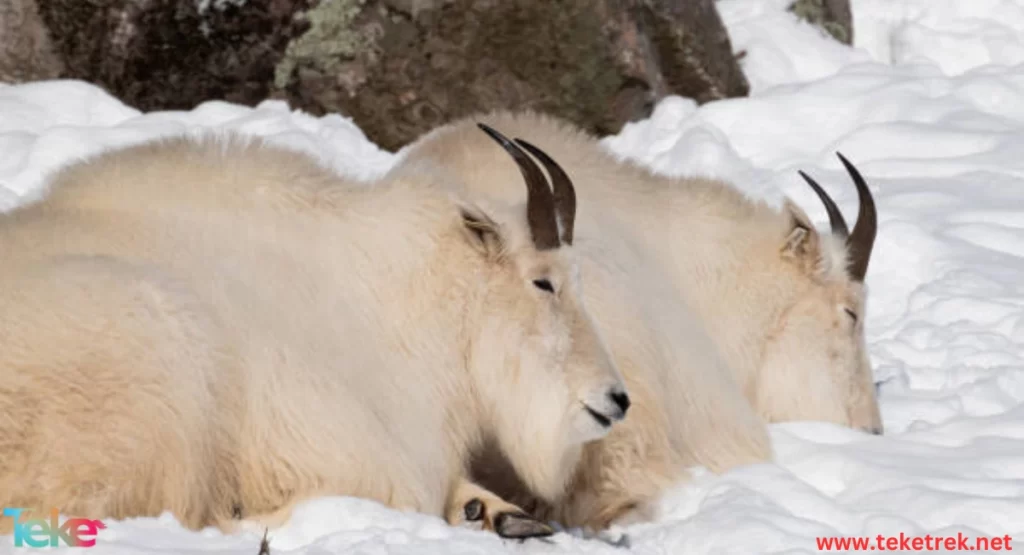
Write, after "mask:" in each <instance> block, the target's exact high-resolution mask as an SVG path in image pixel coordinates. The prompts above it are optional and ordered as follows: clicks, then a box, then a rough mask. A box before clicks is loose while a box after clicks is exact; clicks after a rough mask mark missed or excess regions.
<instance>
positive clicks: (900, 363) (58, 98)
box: [0, 0, 1024, 555]
mask: <svg viewBox="0 0 1024 555" xmlns="http://www.w3.org/2000/svg"><path fill="white" fill-rule="evenodd" d="M785 4H786V0H720V1H719V7H720V9H721V11H722V14H723V18H724V19H725V21H726V23H727V25H728V26H729V28H730V31H731V33H732V35H733V39H734V43H735V45H736V49H737V50H746V51H747V55H746V56H745V58H744V61H743V63H744V69H745V71H746V72H747V74H748V75H749V76H750V78H751V82H752V84H753V89H754V91H753V94H752V96H751V97H750V98H745V99H736V100H726V101H721V102H715V103H712V104H708V105H705V106H702V107H697V106H696V105H695V104H694V103H693V102H691V101H688V100H685V99H681V98H669V99H666V100H664V101H663V102H662V103H660V104H659V106H658V108H657V110H656V112H655V114H654V116H653V117H652V118H650V119H649V120H646V121H643V122H638V123H636V124H633V125H630V126H628V127H627V128H626V129H624V130H623V131H622V133H620V134H619V135H617V136H615V137H609V138H607V139H606V140H605V142H604V144H605V145H606V146H607V147H608V148H609V149H611V150H613V151H615V152H617V153H618V154H620V155H622V156H625V157H630V158H634V159H637V160H640V161H642V162H644V163H646V164H649V165H651V166H652V167H653V168H655V169H656V170H658V171H661V172H665V173H669V174H684V173H700V174H707V175H716V176H722V177H726V178H729V179H731V180H734V181H735V182H736V183H737V184H738V185H739V186H740V187H742V188H743V189H744V190H745V191H747V192H748V193H749V194H751V195H756V196H760V197H764V198H768V199H770V200H773V201H778V200H779V199H780V198H781V194H783V193H784V194H787V195H789V196H791V197H792V198H793V199H794V200H795V201H797V202H798V203H800V204H801V205H802V206H804V207H806V209H807V210H808V212H809V213H810V214H811V216H812V217H813V218H814V219H815V220H816V221H817V222H818V223H819V224H820V225H825V222H826V221H827V218H826V215H825V213H824V210H823V209H822V208H821V207H820V204H819V202H818V201H817V199H816V197H815V196H814V195H813V194H812V192H811V191H810V190H809V189H807V187H806V185H804V184H803V183H802V182H801V180H800V179H799V177H798V176H797V174H796V170H797V169H798V168H799V169H804V170H807V171H809V172H810V173H811V174H812V175H814V176H816V177H817V178H818V180H819V181H821V182H822V183H823V185H824V186H825V187H826V188H828V190H829V192H830V193H831V194H832V195H833V197H834V198H835V199H836V201H837V203H838V204H839V205H840V208H842V209H843V210H844V212H846V213H847V214H849V215H850V216H849V217H850V218H853V217H854V214H856V194H855V190H854V189H853V187H852V185H851V184H850V182H849V181H848V177H847V176H846V175H845V174H844V173H843V172H842V170H841V166H840V165H839V163H838V161H837V159H836V158H835V156H834V152H835V151H837V150H838V151H841V152H843V153H844V154H845V155H846V156H847V157H849V158H850V159H851V160H852V161H853V162H854V163H855V164H857V165H858V167H860V169H861V171H862V172H863V173H864V175H865V176H866V177H867V179H868V181H869V183H870V184H871V186H872V190H873V191H874V193H875V195H876V198H877V203H878V206H879V216H880V231H879V237H878V242H877V245H876V248H875V252H876V254H875V256H874V258H873V262H872V265H871V268H870V272H869V275H868V284H869V287H870V297H869V314H868V321H867V326H868V340H869V345H870V350H871V355H872V359H873V361H874V365H875V369H876V374H877V376H878V377H879V378H880V379H884V380H886V381H885V384H884V385H883V386H882V391H881V395H882V397H881V399H882V412H883V418H884V420H885V425H886V429H887V432H888V433H887V435H886V436H884V437H875V436H868V435H865V434H861V433H858V432H854V431H851V430H847V429H842V428H839V427H836V426H831V425H826V424H821V423H809V422H803V423H789V424H784V425H776V426H774V427H773V429H772V433H773V439H774V442H775V446H776V449H777V451H778V453H779V457H778V462H777V464H765V465H760V466H754V467H749V468H744V469H738V470H736V471H733V472H730V473H728V474H726V475H724V476H714V475H710V474H707V473H702V474H700V475H699V476H698V478H697V479H696V480H695V481H693V482H691V483H689V484H681V485H680V486H679V487H677V488H676V489H675V490H673V491H670V492H666V495H665V496H664V499H663V501H662V507H661V508H662V513H663V514H662V515H661V516H660V518H659V519H658V520H657V521H656V522H653V523H648V524H640V525H635V526H632V527H629V528H628V529H624V530H623V529H617V530H613V532H615V533H619V532H625V533H627V534H628V536H629V539H630V547H629V548H628V549H621V548H616V547H612V546H610V545H608V544H606V543H603V542H601V541H597V540H592V539H591V540H586V539H581V538H579V537H576V536H574V535H571V534H559V535H557V536H555V537H554V538H552V539H551V540H550V541H531V542H527V543H524V544H519V543H515V542H502V541H501V540H499V539H497V538H496V537H494V536H492V535H488V534H484V533H480V532H474V531H470V530H461V529H452V528H449V527H447V526H446V525H444V523H443V522H442V521H441V520H440V519H437V518H433V517H427V516H424V515H417V514H409V513H400V512H397V511H393V510H390V509H387V508H385V507H383V506H381V505H379V504H376V503H373V502H369V501H365V500H359V499H352V498H326V499H320V500H315V501H311V502H308V503H305V504H303V505H302V506H301V507H300V509H299V511H298V512H297V513H296V516H295V518H294V519H293V521H292V522H291V523H290V524H289V525H287V526H286V527H284V528H282V529H280V530H276V531H274V532H272V534H271V537H272V542H271V546H272V548H273V549H274V552H275V553H295V554H307V555H313V554H325V553H340V552H345V553H374V554H382V555H391V554H428V553H460V554H473V553H481V554H483V553H486V554H501V553H514V552H516V553H518V552H523V553H594V554H599V553H624V552H635V553H673V554H676V553H737V554H741V553H742V554H748V553H783V552H784V553H815V552H817V547H816V543H815V538H816V537H822V536H836V535H847V536H872V537H873V536H875V535H877V534H885V535H898V534H900V533H903V534H905V535H913V536H923V535H925V534H932V535H944V536H945V535H955V534H956V533H957V532H962V533H964V534H967V535H968V536H971V537H976V536H1003V535H1010V536H1015V537H1016V538H1017V541H1016V543H1015V548H1016V549H1017V550H1020V549H1022V548H1024V102H1021V99H1022V98H1024V65H1022V64H1024V2H1011V1H1008V0H971V1H970V2H967V1H965V0H903V1H895V0H854V12H855V13H854V16H855V24H856V30H855V34H856V39H855V40H856V46H857V48H847V47H844V46H842V45H838V44H835V43H832V42H830V41H828V40H826V39H824V38H823V37H822V34H821V32H820V31H818V30H817V29H815V28H813V27H811V26H809V25H807V24H804V23H802V22H800V21H798V20H797V19H796V18H795V17H794V16H792V15H791V14H788V13H787V12H785V11H784V6H785ZM202 129H234V130H240V131H242V132H244V133H248V134H252V135H259V136H265V137H268V138H269V139H270V140H272V141H277V142H280V143H281V144H285V145H288V146H290V147H292V148H297V149H302V150H305V151H307V152H310V153H312V154H314V155H316V156H318V157H320V158H321V159H322V160H324V161H326V162H327V163H329V164H331V165H332V166H333V167H335V168H336V169H337V170H338V171H342V172H345V173H349V174H352V175H356V176H360V177H369V176H373V175H377V174H379V173H381V172H383V171H385V170H386V169H387V168H388V167H389V165H390V164H391V163H392V162H393V160H394V156H393V154H392V153H388V152H385V151H382V150H380V149H379V148H377V147H376V146H374V145H373V144H371V143H369V142H368V141H367V140H366V138H365V136H364V135H363V134H362V132H361V131H360V130H359V129H358V127H356V126H355V125H354V124H353V123H352V122H351V121H350V120H349V119H347V118H345V117H342V116H338V115H331V116H326V117H323V118H314V117H311V116H308V115H305V114H302V113H298V112H293V111H290V110H289V109H288V107H287V106H286V105H284V104H282V103H280V102H274V101H267V102H264V103H262V104H261V105H259V106H258V107H256V108H246V107H242V106H237V105H231V104H226V103H223V102H207V103H204V104H202V105H200V106H198V107H196V108H195V109H194V110H191V111H188V112H162V113H149V114H141V113H139V112H138V111H136V110H133V109H131V108H129V107H125V106H123V105H122V104H121V103H119V102H118V101H116V100H115V99H113V98H111V97H110V96H109V95H106V94H105V93H103V92H102V91H100V90H99V89H96V88H95V87H91V86H89V85H86V84H82V83H78V82H49V83H39V84H32V85H21V86H0V152H3V153H4V156H3V157H0V209H2V208H4V207H10V206H13V205H14V204H15V203H17V202H23V201H24V199H26V198H30V197H31V196H32V195H35V194H39V193H40V191H41V189H40V184H41V183H42V180H43V178H44V176H45V174H46V173H47V172H49V171H52V170H53V169H54V168H56V167H57V166H59V165H62V164H64V163H67V162H69V161H72V160H74V159H76V158H78V157H81V156H84V155H88V154H90V153H94V152H98V151H100V150H102V149H106V148H111V147H115V146H120V145H124V144H129V143H133V142H137V141H141V140H144V139H147V138H150V137H157V136H164V135H169V134H174V133H180V132H196V131H197V130H202ZM258 543H259V535H258V533H256V532H254V533H252V534H243V535H238V536H234V537H224V536H222V535H221V534H219V533H217V532H214V531H212V530H207V531H204V532H202V533H198V534H197V533H190V532H187V531H185V530H182V529H181V527H180V526H178V524H177V523H176V522H174V520H173V519H172V518H170V517H168V516H164V517H162V518H159V519H135V520H130V521H124V522H108V529H107V530H105V531H104V532H102V533H101V534H100V536H99V541H98V545H97V546H96V547H94V548H92V550H91V551H90V552H91V553H93V554H95V555H106V554H133V555H134V554H149V553H152V554H156V553H224V554H227V553H238V554H245V555H255V554H256V548H257V546H258ZM16 551H21V550H15V549H14V548H13V547H12V540H11V538H9V537H8V538H3V539H0V553H4V552H10V553H13V552H16ZM65 551H69V550H67V549H57V550H52V552H54V553H62V552H65Z"/></svg>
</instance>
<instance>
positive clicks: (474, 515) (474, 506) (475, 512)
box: [462, 499, 484, 522]
mask: <svg viewBox="0 0 1024 555" xmlns="http://www.w3.org/2000/svg"><path fill="white" fill-rule="evenodd" d="M462 513H463V514H464V515H465V516H466V520H467V521H469V522H476V521H478V520H482V519H483V518H484V503H483V501H480V500H479V499H470V500H469V502H467V503H466V504H465V505H463V506H462Z"/></svg>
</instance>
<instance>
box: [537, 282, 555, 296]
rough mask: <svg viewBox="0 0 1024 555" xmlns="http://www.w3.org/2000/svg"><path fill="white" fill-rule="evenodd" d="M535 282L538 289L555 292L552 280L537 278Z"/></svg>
mask: <svg viewBox="0 0 1024 555" xmlns="http://www.w3.org/2000/svg"><path fill="white" fill-rule="evenodd" d="M533 284H534V285H535V286H536V287H537V289H542V290H544V291H547V292H548V293H554V292H555V288H554V287H553V286H552V285H551V282H550V281H548V280H546V279H535V280H533Z"/></svg>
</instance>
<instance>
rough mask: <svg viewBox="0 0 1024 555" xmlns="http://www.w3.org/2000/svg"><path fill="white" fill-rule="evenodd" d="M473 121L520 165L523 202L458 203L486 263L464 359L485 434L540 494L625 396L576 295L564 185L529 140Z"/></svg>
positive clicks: (601, 430) (611, 419) (569, 200)
mask: <svg viewBox="0 0 1024 555" xmlns="http://www.w3.org/2000/svg"><path fill="white" fill-rule="evenodd" d="M480 128H481V129H482V130H483V131H484V132H486V133H487V134H488V135H489V136H490V137H491V138H492V139H494V140H495V141H496V142H497V143H498V145H500V147H502V148H504V149H505V151H506V152H508V154H510V155H511V156H512V157H513V159H514V160H515V162H516V164H517V165H518V166H519V169H520V171H521V172H522V175H523V178H524V180H525V182H526V189H527V199H526V204H525V210H524V206H523V205H522V204H517V205H515V206H509V205H500V206H494V205H493V204H492V205H491V206H490V209H488V210H486V211H485V210H483V209H478V208H464V209H463V212H462V218H463V224H464V228H465V232H466V236H467V239H468V240H470V241H471V243H472V244H473V245H475V247H476V251H477V253H478V254H479V256H481V257H482V258H483V259H484V264H485V265H486V267H487V268H488V271H487V278H486V284H485V286H484V288H483V290H482V292H481V295H480V298H481V302H480V303H479V306H478V310H479V313H480V318H479V320H477V322H478V328H477V329H475V330H474V331H473V332H472V334H473V336H474V337H473V338H472V340H471V343H472V348H471V355H470V358H471V360H470V368H471V372H472V374H473V376H474V377H475V383H474V387H475V388H476V389H477V391H478V393H479V394H480V396H481V401H482V402H483V403H484V404H485V407H484V410H485V413H486V414H487V419H488V420H489V421H490V425H491V428H492V429H493V430H494V434H495V439H496V440H497V441H498V443H499V444H500V445H501V448H502V450H503V451H505V453H506V454H507V455H508V456H509V459H510V460H511V461H512V463H513V465H515V467H516V470H517V471H518V472H519V473H520V475H521V476H522V477H523V478H524V479H525V480H526V481H527V482H528V484H529V486H530V487H531V489H533V491H535V492H536V493H537V494H539V495H541V496H545V497H549V498H550V497H555V496H557V495H558V494H560V493H561V491H562V489H563V488H564V486H565V482H566V480H567V479H568V478H569V473H570V472H571V470H572V468H571V467H572V465H573V464H574V462H575V460H576V457H577V456H578V454H579V452H580V449H581V447H582V444H583V443H585V442H588V441H592V440H595V439H599V438H601V437H603V436H605V435H606V434H607V433H608V432H609V430H610V428H611V426H612V425H613V424H614V423H615V422H616V421H619V420H621V419H623V418H624V417H625V415H626V411H627V409H628V407H629V397H628V396H627V393H626V390H625V386H624V384H623V381H622V377H621V376H620V374H619V372H618V370H617V368H616V366H615V364H614V362H613V361H612V359H611V356H610V355H609V353H608V350H607V349H606V347H605V345H604V341H603V340H602V338H601V337H600V335H599V334H598V332H597V329H596V327H595V326H594V324H593V322H592V321H591V318H590V316H589V314H588V313H587V311H586V310H585V308H584V306H583V302H582V299H581V297H582V295H581V291H580V288H581V283H580V276H579V269H578V265H577V262H576V261H575V257H574V255H573V249H572V248H571V246H572V242H573V222H574V219H575V211H576V194H575V191H574V189H573V184H572V182H571V181H570V179H569V177H568V176H567V175H566V173H565V172H564V171H563V170H562V169H561V168H560V167H559V166H558V164H557V163H556V162H555V161H554V160H552V159H551V158H550V157H548V156H547V155H546V154H545V153H544V152H543V151H541V150H540V149H538V148H536V147H534V146H533V145H531V144H530V143H528V142H526V141H523V140H521V139H516V140H515V141H512V140H509V139H507V138H506V137H504V136H503V135H501V134H500V133H499V132H498V131H495V130H494V129H492V128H490V127H488V126H486V125H483V124H480ZM527 152H529V154H527ZM530 154H532V155H533V157H534V158H536V159H537V160H538V161H540V163H541V164H542V165H543V166H544V167H545V168H546V169H547V173H548V174H549V175H550V180H551V184H550V185H549V184H548V180H547V179H546V178H545V175H544V170H542V169H541V168H540V167H539V166H538V165H537V164H536V163H535V162H534V160H533V159H532V158H531V156H530ZM480 206H487V201H486V200H481V204H480ZM524 212H525V218H524V217H523V216H524Z"/></svg>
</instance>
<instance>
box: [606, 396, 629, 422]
mask: <svg viewBox="0 0 1024 555" xmlns="http://www.w3.org/2000/svg"><path fill="white" fill-rule="evenodd" d="M608 396H609V397H611V398H612V402H613V403H615V404H616V405H618V407H619V408H620V409H622V416H626V411H627V410H629V405H630V401H629V395H627V394H626V392H625V391H613V392H611V393H609V394H608Z"/></svg>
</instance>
